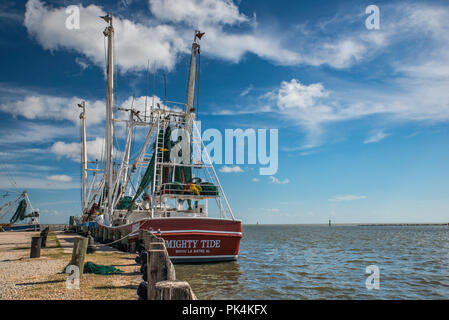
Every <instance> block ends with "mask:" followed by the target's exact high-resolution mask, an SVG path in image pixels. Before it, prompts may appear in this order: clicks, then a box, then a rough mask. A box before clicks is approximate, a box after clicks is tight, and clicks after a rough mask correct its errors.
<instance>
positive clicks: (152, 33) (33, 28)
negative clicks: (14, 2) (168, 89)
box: [24, 0, 187, 71]
mask: <svg viewBox="0 0 449 320" xmlns="http://www.w3.org/2000/svg"><path fill="white" fill-rule="evenodd" d="M79 7H80V29H78V30H76V29H74V30H69V29H67V28H66V27H65V20H66V18H67V16H68V15H67V14H66V13H65V7H58V8H50V7H49V6H46V5H45V4H44V3H43V2H41V1H39V0H29V1H28V2H27V4H26V12H25V21H24V24H25V27H26V28H27V31H28V33H29V34H30V35H31V36H32V37H34V38H35V39H36V41H37V42H38V43H39V44H40V45H41V46H42V47H43V48H44V49H47V50H51V51H53V50H59V49H66V50H71V51H76V52H79V53H81V54H83V55H84V56H85V57H87V58H89V59H90V60H91V61H92V62H93V63H95V64H96V65H98V66H104V35H103V33H102V31H103V30H104V29H105V27H106V26H107V24H106V23H105V21H104V20H102V19H100V16H104V15H105V14H106V13H105V11H104V10H103V9H102V8H101V7H99V6H96V5H89V6H87V7H83V6H82V5H80V6H79ZM114 30H115V48H116V62H117V64H118V65H119V66H120V67H121V69H122V70H123V71H129V70H144V69H146V67H147V63H148V59H149V60H150V64H153V63H155V64H156V66H157V67H158V68H166V69H172V68H173V66H174V65H175V62H176V57H177V55H178V54H179V53H180V52H182V51H183V50H184V51H185V50H186V49H187V47H186V45H185V43H184V41H183V39H182V38H180V36H179V35H178V33H177V32H176V30H175V29H174V28H173V27H171V26H168V25H157V26H154V27H150V26H146V25H143V24H139V23H134V22H132V21H130V20H128V19H122V18H120V17H114Z"/></svg>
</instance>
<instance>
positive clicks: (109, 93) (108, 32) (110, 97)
mask: <svg viewBox="0 0 449 320" xmlns="http://www.w3.org/2000/svg"><path fill="white" fill-rule="evenodd" d="M101 18H102V19H103V20H104V21H106V22H107V23H109V26H108V27H106V29H105V30H104V31H103V34H104V36H105V37H107V38H108V58H107V70H106V75H107V89H106V135H105V140H106V149H105V161H106V175H105V182H106V184H105V188H107V201H106V204H105V207H104V215H105V220H106V221H110V218H111V217H112V209H113V204H112V202H113V201H112V199H113V190H114V184H113V169H114V168H113V163H112V150H113V146H114V144H113V135H114V113H113V110H112V108H113V106H114V83H113V79H114V57H113V53H114V49H113V46H114V27H113V26H112V13H111V12H109V13H108V15H106V16H103V17H101Z"/></svg>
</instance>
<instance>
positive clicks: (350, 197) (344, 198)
mask: <svg viewBox="0 0 449 320" xmlns="http://www.w3.org/2000/svg"><path fill="white" fill-rule="evenodd" d="M366 198H367V196H356V195H352V194H348V195H342V196H333V197H332V198H330V199H329V201H331V202H342V201H354V200H360V199H366Z"/></svg>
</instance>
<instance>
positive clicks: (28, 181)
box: [0, 173, 80, 190]
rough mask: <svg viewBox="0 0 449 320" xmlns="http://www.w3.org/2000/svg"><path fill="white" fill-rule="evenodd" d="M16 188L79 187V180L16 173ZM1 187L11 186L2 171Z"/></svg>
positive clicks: (0, 176) (0, 177) (0, 175)
mask: <svg viewBox="0 0 449 320" xmlns="http://www.w3.org/2000/svg"><path fill="white" fill-rule="evenodd" d="M14 181H15V182H16V186H15V187H16V188H19V189H27V190H29V189H79V188H80V184H79V182H73V181H54V180H48V179H46V178H45V177H43V178H39V177H33V176H30V175H14ZM0 188H11V184H10V182H9V180H8V177H7V176H5V175H2V174H1V173H0Z"/></svg>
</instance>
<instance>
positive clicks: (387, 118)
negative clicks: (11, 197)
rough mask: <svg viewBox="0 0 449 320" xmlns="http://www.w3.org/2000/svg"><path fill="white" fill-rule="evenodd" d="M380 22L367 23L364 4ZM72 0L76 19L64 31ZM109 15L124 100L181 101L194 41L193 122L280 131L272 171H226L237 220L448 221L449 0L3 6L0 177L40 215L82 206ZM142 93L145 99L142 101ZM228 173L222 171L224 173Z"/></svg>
mask: <svg viewBox="0 0 449 320" xmlns="http://www.w3.org/2000/svg"><path fill="white" fill-rule="evenodd" d="M372 4H374V5H377V6H378V7H379V9H380V29H378V30H368V29H367V28H366V26H365V20H366V19H367V17H368V16H369V15H368V14H366V13H365V9H366V7H367V6H368V5H372ZM69 5H79V6H80V29H79V30H69V29H67V28H66V27H65V19H66V18H67V16H68V15H67V14H66V13H65V9H66V7H67V6H69ZM107 11H112V12H113V13H114V14H115V16H116V21H115V27H116V38H115V39H116V54H117V64H118V75H117V81H118V86H117V97H118V102H117V105H119V106H126V107H129V104H130V102H131V98H132V97H133V96H135V97H136V104H137V105H139V103H140V105H139V106H140V107H141V106H142V103H143V101H144V97H145V95H146V94H147V90H146V71H145V70H146V68H147V63H148V60H149V61H150V64H151V65H152V66H153V65H155V66H156V68H157V75H156V79H157V81H156V90H155V95H156V99H159V98H163V97H164V87H163V74H164V73H165V74H166V78H167V97H168V98H169V99H170V100H175V101H184V95H185V84H186V77H187V67H188V62H189V48H190V45H191V41H192V37H193V30H194V29H195V28H199V29H200V30H201V31H204V32H206V35H205V37H204V38H203V39H202V41H201V49H202V51H201V76H200V96H199V101H200V104H199V119H200V120H201V121H202V127H203V130H204V129H207V128H216V129H219V130H220V131H221V132H223V134H224V130H225V129H236V128H242V129H248V128H254V129H258V128H267V129H269V128H275V129H278V130H279V169H278V171H277V173H276V174H275V175H274V176H273V177H269V176H260V175H259V174H258V172H259V166H258V165H239V167H240V169H241V170H238V171H239V172H228V173H226V172H223V171H221V170H223V168H224V167H225V166H224V165H217V170H218V174H219V176H220V179H221V182H222V184H223V187H224V189H225V191H226V193H227V195H228V198H229V200H230V204H231V207H232V208H233V211H234V214H235V215H236V216H237V217H238V218H239V219H242V220H243V222H244V223H255V222H256V221H259V222H260V223H327V221H328V219H332V220H333V221H334V222H335V223H358V222H373V223H374V222H447V221H448V219H449V170H448V163H449V149H448V143H449V127H448V121H449V104H448V101H449V90H448V89H447V88H449V54H448V52H449V50H448V49H449V48H448V47H449V25H448V24H447V23H446V17H447V16H448V15H449V5H448V4H447V2H445V1H384V0H377V1H282V2H281V3H279V2H275V1H244V0H242V1H234V2H232V1H222V0H184V1H171V0H170V1H168V0H167V1H162V0H149V1H137V0H122V1H103V2H102V1H81V2H79V1H76V2H73V1H64V0H58V1H49V0H47V1H44V0H42V1H41V0H29V1H8V0H5V1H2V3H1V4H0V26H1V28H0V47H1V50H0V70H1V73H0V146H1V149H0V150H1V151H0V160H1V162H0V187H3V188H5V187H7V188H12V187H13V186H12V185H11V182H10V181H9V179H8V177H11V176H12V177H13V178H14V181H15V183H16V185H15V186H16V187H17V188H18V189H20V190H22V189H27V190H28V191H29V195H30V198H31V201H32V202H33V204H34V206H36V207H38V208H39V209H40V212H41V217H42V218H41V220H42V222H54V223H60V222H66V221H68V216H70V215H77V214H78V213H79V211H80V188H79V185H80V164H79V160H78V159H79V145H78V143H79V141H80V128H79V119H78V115H79V110H77V108H76V103H78V102H79V101H80V100H81V99H85V100H86V101H87V105H88V111H87V119H88V120H87V121H88V141H89V144H88V146H89V152H90V159H95V158H96V157H97V156H99V155H100V154H101V146H102V140H101V137H102V135H103V133H104V113H105V110H104V100H105V92H106V87H105V79H104V42H103V35H102V31H103V29H104V27H105V25H104V22H103V21H102V20H101V19H98V16H99V15H102V14H104V13H105V12H107ZM151 94H152V93H150V95H151ZM224 171H226V170H224Z"/></svg>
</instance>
